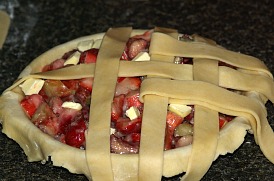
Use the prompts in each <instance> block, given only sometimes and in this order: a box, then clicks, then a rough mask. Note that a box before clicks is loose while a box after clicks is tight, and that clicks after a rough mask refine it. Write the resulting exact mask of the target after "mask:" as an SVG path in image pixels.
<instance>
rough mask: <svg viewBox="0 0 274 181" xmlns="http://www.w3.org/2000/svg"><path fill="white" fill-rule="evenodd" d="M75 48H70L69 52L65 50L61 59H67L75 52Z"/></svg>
mask: <svg viewBox="0 0 274 181" xmlns="http://www.w3.org/2000/svg"><path fill="white" fill-rule="evenodd" d="M76 51H77V50H76V49H74V50H71V51H69V52H66V53H65V54H64V55H63V56H62V59H64V60H67V59H68V58H69V57H70V56H71V55H72V54H73V53H75V52H76Z"/></svg>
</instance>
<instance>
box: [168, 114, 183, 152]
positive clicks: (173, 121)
mask: <svg viewBox="0 0 274 181" xmlns="http://www.w3.org/2000/svg"><path fill="white" fill-rule="evenodd" d="M182 122H183V118H182V117H181V116H179V115H177V114H175V113H173V112H171V111H168V112H167V117H166V136H165V150H169V149H171V148H172V139H173V134H174V130H175V128H176V127H177V126H179V125H180V124H181V123H182Z"/></svg>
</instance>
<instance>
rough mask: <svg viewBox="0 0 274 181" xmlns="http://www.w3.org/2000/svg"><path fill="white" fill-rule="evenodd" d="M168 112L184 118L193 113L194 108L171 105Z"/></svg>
mask: <svg viewBox="0 0 274 181" xmlns="http://www.w3.org/2000/svg"><path fill="white" fill-rule="evenodd" d="M168 110H169V111H171V112H174V113H176V114H178V115H179V116H181V117H183V118H184V117H186V116H187V115H189V114H190V113H191V110H192V108H191V107H190V106H187V105H182V104H170V105H169V106H168Z"/></svg>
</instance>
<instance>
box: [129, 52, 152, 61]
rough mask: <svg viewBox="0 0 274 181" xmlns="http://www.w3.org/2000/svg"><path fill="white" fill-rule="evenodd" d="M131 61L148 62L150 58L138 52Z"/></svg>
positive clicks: (146, 54) (145, 53)
mask: <svg viewBox="0 0 274 181" xmlns="http://www.w3.org/2000/svg"><path fill="white" fill-rule="evenodd" d="M132 61H150V56H149V54H148V53H147V52H140V53H138V55H137V56H136V57H135V58H134V59H132Z"/></svg>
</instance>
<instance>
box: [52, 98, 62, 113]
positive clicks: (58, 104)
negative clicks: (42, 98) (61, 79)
mask: <svg viewBox="0 0 274 181" xmlns="http://www.w3.org/2000/svg"><path fill="white" fill-rule="evenodd" d="M62 104H63V101H62V99H61V98H60V97H52V98H50V100H49V106H50V108H51V110H52V111H53V113H54V114H57V115H59V114H61V113H62V112H63V108H62Z"/></svg>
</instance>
